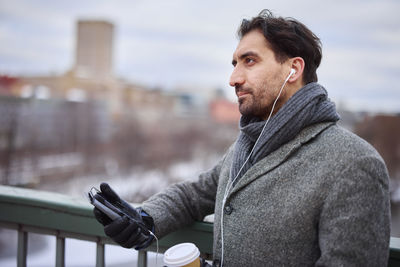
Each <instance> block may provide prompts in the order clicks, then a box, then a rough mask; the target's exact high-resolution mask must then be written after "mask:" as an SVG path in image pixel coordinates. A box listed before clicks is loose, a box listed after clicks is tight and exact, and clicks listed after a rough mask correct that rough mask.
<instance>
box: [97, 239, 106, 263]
mask: <svg viewBox="0 0 400 267" xmlns="http://www.w3.org/2000/svg"><path fill="white" fill-rule="evenodd" d="M96 244H97V245H96V267H104V266H105V261H104V244H102V243H101V241H100V240H99V241H97V243H96Z"/></svg>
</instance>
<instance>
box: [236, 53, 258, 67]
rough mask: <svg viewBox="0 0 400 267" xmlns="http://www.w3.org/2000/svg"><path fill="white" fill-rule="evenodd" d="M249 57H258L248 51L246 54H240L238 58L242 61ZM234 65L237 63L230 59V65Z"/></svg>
mask: <svg viewBox="0 0 400 267" xmlns="http://www.w3.org/2000/svg"><path fill="white" fill-rule="evenodd" d="M249 56H251V57H257V58H259V55H258V54H257V53H256V52H253V51H248V52H246V53H244V54H241V55H240V56H239V59H240V60H243V59H245V58H246V57H249ZM236 63H237V61H236V60H235V59H232V65H236Z"/></svg>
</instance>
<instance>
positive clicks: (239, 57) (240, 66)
mask: <svg viewBox="0 0 400 267" xmlns="http://www.w3.org/2000/svg"><path fill="white" fill-rule="evenodd" d="M232 65H233V66H234V69H233V72H232V75H231V77H230V80H229V84H230V85H231V86H233V87H235V91H236V95H237V97H238V102H239V111H240V113H241V114H242V115H251V116H256V117H260V118H262V119H266V118H267V116H268V115H269V113H270V111H271V108H272V105H273V102H274V101H275V98H276V97H277V96H278V93H279V89H280V88H281V86H282V85H283V83H284V81H285V78H286V77H287V75H288V74H289V72H290V67H289V66H286V64H285V63H283V64H281V63H279V62H278V61H276V59H275V55H274V52H273V51H272V50H271V49H270V48H269V45H268V43H267V41H266V39H265V37H264V35H263V34H262V33H261V32H259V31H257V30H254V31H251V32H249V33H247V34H246V35H245V36H243V38H242V39H241V40H240V42H239V44H238V46H237V48H236V51H235V52H234V53H233V60H232ZM285 101H286V97H285V90H283V92H282V95H281V97H280V99H279V101H278V102H277V106H276V108H275V110H274V111H277V110H278V109H279V108H280V106H282V105H283V103H285Z"/></svg>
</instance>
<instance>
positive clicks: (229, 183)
mask: <svg viewBox="0 0 400 267" xmlns="http://www.w3.org/2000/svg"><path fill="white" fill-rule="evenodd" d="M294 73H295V71H294V69H291V70H290V74H289V75H288V76H287V78H286V79H285V81H284V83H283V85H282V87H281V89H280V90H279V93H278V96H277V97H276V98H275V101H274V103H273V105H272V108H271V111H270V113H269V116H268V118H267V120H266V121H265V124H264V127H263V128H262V130H261V133H260V134H259V136H258V138H257V140H256V142H255V143H254V146H253V148H252V149H251V151H250V154H249V155H248V156H247V158H246V160H245V162H244V163H243V165H242V166H241V167H240V169H239V172H238V173H237V174H236V176H235V178H234V179H233V180H232V182H231V181H229V180H228V184H227V187H226V189H225V193H224V197H223V199H222V206H221V222H220V223H221V265H220V266H221V267H222V266H223V264H224V208H225V204H226V200H227V198H228V195H229V193H230V191H231V189H232V186H233V185H234V183H235V181H236V179H237V178H238V177H239V174H240V173H241V172H242V169H243V167H244V166H245V165H246V164H247V162H248V161H249V159H250V157H251V155H252V154H253V151H254V148H255V147H256V146H257V143H258V141H259V140H260V138H261V136H262V134H263V133H264V130H265V128H266V126H267V124H268V122H269V119H270V118H271V116H272V113H273V111H274V109H275V105H276V102H278V99H279V97H280V96H281V93H282V91H283V88H284V87H285V85H286V83H287V81H288V80H289V79H290V77H291V76H292V75H293V74H294Z"/></svg>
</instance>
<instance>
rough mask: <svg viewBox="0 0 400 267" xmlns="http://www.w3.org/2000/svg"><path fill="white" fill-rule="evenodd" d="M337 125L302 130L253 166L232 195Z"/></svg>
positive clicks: (315, 126) (321, 124) (327, 123)
mask: <svg viewBox="0 0 400 267" xmlns="http://www.w3.org/2000/svg"><path fill="white" fill-rule="evenodd" d="M333 124H335V123H334V122H324V123H318V124H314V125H312V126H309V127H307V128H305V129H304V130H302V131H301V132H300V133H299V134H298V135H297V136H296V137H295V138H294V139H293V140H291V141H289V142H288V143H286V144H284V145H283V146H282V147H280V148H278V149H277V150H275V151H273V152H272V153H270V154H269V155H268V156H266V157H265V158H263V159H262V160H260V161H258V162H257V163H256V164H255V165H254V166H252V167H251V168H250V169H249V170H248V171H247V172H246V173H245V174H244V175H243V176H242V177H241V178H240V180H239V181H238V182H237V184H236V185H235V186H234V187H233V189H232V190H231V193H230V195H232V194H234V193H235V192H237V191H239V190H241V189H242V188H243V187H245V186H246V185H248V184H249V183H251V182H253V181H254V180H256V179H258V178H259V177H261V176H263V175H265V174H267V173H268V172H270V171H271V170H273V169H274V168H276V167H277V166H279V165H280V164H282V163H283V162H284V161H285V160H286V159H287V158H289V157H290V155H291V154H293V153H294V152H296V151H297V150H298V149H299V148H300V147H301V146H302V145H303V144H305V143H307V142H308V141H310V140H311V139H313V138H315V137H316V136H317V135H318V134H319V133H321V132H322V131H323V130H325V129H326V128H328V127H330V126H331V125H333Z"/></svg>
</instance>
